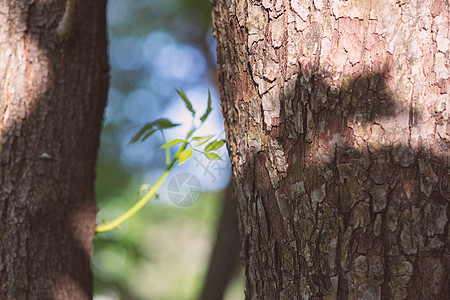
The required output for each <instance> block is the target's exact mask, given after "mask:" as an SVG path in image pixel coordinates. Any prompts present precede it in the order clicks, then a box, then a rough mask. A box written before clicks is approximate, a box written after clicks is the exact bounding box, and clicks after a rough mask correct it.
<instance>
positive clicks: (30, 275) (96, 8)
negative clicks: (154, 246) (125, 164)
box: [0, 0, 108, 299]
mask: <svg viewBox="0 0 450 300" xmlns="http://www.w3.org/2000/svg"><path fill="white" fill-rule="evenodd" d="M68 3H69V5H66V1H23V0H21V1H12V0H11V1H10V0H7V1H1V2H0V298H1V299H91V298H92V282H91V281H92V277H91V272H90V255H91V251H92V242H93V236H94V226H95V214H96V206H95V201H94V166H95V160H96V155H97V148H98V139H99V131H100V124H101V120H102V115H103V108H104V106H105V102H106V94H107V89H108V64H107V57H106V20H105V11H106V2H105V1H92V2H91V1H73V0H70V1H68ZM71 3H72V4H74V5H72V4H71ZM65 12H66V13H65ZM63 15H64V16H65V17H64V18H63ZM63 19H64V21H63V22H61V20H63ZM57 28H58V29H57Z"/></svg>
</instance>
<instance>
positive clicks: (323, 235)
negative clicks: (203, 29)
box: [213, 0, 450, 299]
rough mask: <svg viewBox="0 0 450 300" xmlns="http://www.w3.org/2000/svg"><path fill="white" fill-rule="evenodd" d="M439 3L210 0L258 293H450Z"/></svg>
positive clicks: (444, 38) (245, 253)
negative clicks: (211, 0)
mask: <svg viewBox="0 0 450 300" xmlns="http://www.w3.org/2000/svg"><path fill="white" fill-rule="evenodd" d="M449 9H450V5H449V2H448V1H445V0H430V1H419V0H414V1H394V0H383V1H358V0H349V1H339V0H330V1H323V0H309V1H303V0H291V1H289V0H285V1H282V0H275V1H270V0H262V1H258V0H254V1H250V0H229V1H225V0H222V1H221V0H216V1H214V4H213V18H214V19H213V23H214V27H215V35H216V37H217V40H218V48H217V49H218V64H219V82H220V83H221V96H222V100H223V103H222V111H223V114H224V118H225V126H226V130H227V136H228V146H229V151H230V157H231V159H232V164H233V175H234V183H235V186H234V188H235V192H236V195H237V207H238V208H237V210H238V215H239V217H238V218H239V225H240V234H241V240H242V257H243V261H244V265H245V269H246V277H247V279H246V281H247V284H246V295H247V298H248V299H448V296H449V272H448V270H449V269H450V268H449V267H450V265H449V250H450V249H449V234H448V230H449V223H448V220H449V173H448V172H449V168H448V157H449V156H448V154H449V152H448V151H449V132H448V128H449V123H448V109H449V96H450V90H449V89H450V83H449V77H450V74H449V68H450V66H449V64H450V62H449V18H450V16H449Z"/></svg>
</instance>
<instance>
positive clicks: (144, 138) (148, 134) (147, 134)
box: [141, 129, 156, 142]
mask: <svg viewBox="0 0 450 300" xmlns="http://www.w3.org/2000/svg"><path fill="white" fill-rule="evenodd" d="M155 132H156V129H153V130H152V131H150V132H148V133H146V134H145V135H144V136H143V137H142V140H141V141H142V142H143V141H145V140H146V139H148V138H149V137H150V136H151V135H152V134H154V133H155Z"/></svg>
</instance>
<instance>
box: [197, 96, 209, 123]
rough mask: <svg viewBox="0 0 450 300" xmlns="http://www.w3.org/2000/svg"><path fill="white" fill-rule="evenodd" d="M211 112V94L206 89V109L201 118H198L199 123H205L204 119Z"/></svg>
mask: <svg viewBox="0 0 450 300" xmlns="http://www.w3.org/2000/svg"><path fill="white" fill-rule="evenodd" d="M210 112H211V92H210V91H209V89H208V106H207V107H206V111H205V113H204V114H203V116H202V117H201V118H200V121H202V123H203V122H205V120H206V118H207V117H208V115H209V113H210Z"/></svg>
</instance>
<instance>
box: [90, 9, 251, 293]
mask: <svg viewBox="0 0 450 300" xmlns="http://www.w3.org/2000/svg"><path fill="white" fill-rule="evenodd" d="M108 23H109V36H110V40H111V45H115V46H114V47H115V48H114V47H112V48H111V49H110V53H109V54H110V57H111V60H112V63H111V65H112V69H111V90H110V96H109V104H108V108H107V112H106V120H105V124H104V128H103V132H102V137H101V141H102V142H101V148H100V152H99V157H98V163H97V180H96V196H97V202H98V206H99V208H100V213H99V214H98V219H97V222H98V223H101V222H102V218H105V217H107V218H113V217H115V216H118V215H120V214H121V213H123V212H124V211H126V210H127V209H128V208H129V207H130V206H132V205H133V204H134V203H135V202H136V201H137V200H138V195H137V191H138V187H139V186H140V185H141V184H142V183H143V177H144V173H147V175H145V176H146V177H145V179H146V181H147V180H148V179H150V181H151V180H153V177H154V176H151V175H152V174H154V175H155V176H158V174H160V171H161V169H162V168H164V151H163V150H160V149H158V147H159V146H160V145H161V144H162V140H157V141H156V142H155V143H153V144H151V143H147V142H148V141H146V142H145V143H147V144H145V145H144V146H145V147H144V148H142V149H141V150H139V151H137V152H136V153H135V154H133V155H135V156H137V158H136V159H135V161H138V162H141V161H142V163H139V164H138V166H136V163H134V164H133V163H130V162H127V159H124V156H125V157H126V155H124V152H126V151H130V150H129V149H130V148H131V147H128V146H126V145H127V144H128V141H129V139H130V137H131V134H133V133H136V129H137V128H140V127H141V126H142V124H143V123H145V122H148V121H151V120H154V119H156V118H159V117H160V116H159V114H160V113H161V111H163V110H164V109H165V108H166V107H167V106H168V105H169V104H170V99H171V97H172V96H173V94H174V92H173V91H174V87H182V88H184V89H188V88H189V86H186V84H197V85H199V84H203V87H204V88H205V89H206V88H207V86H204V85H205V83H204V82H206V81H208V79H209V77H213V76H214V75H213V74H214V71H215V70H214V69H215V56H214V51H211V48H212V47H211V45H212V37H211V4H210V3H209V1H207V0H164V1H161V0H133V1H123V0H110V1H109V4H108ZM154 33H162V34H160V36H161V37H159V39H149V38H148V37H149V36H150V35H151V34H154ZM167 39H169V40H171V39H172V40H173V41H174V43H175V44H176V45H180V46H181V48H180V49H181V50H180V51H184V50H183V49H187V50H190V51H192V49H196V51H199V52H200V53H202V55H203V57H204V61H205V62H206V72H205V73H204V74H203V73H201V72H200V73H198V74H200V75H201V76H204V77H205V76H206V78H194V76H193V75H192V76H189V78H186V79H179V78H178V79H177V78H175V79H173V82H171V81H170V78H167V76H165V77H164V76H163V75H162V74H159V73H158V69H154V65H153V64H152V61H153V58H152V57H150V58H148V57H147V62H146V63H138V64H136V65H133V64H132V61H131V60H132V59H133V58H136V57H141V56H142V53H140V52H139V51H141V50H140V49H137V50H136V49H134V48H132V47H131V46H132V44H133V43H136V45H137V44H139V45H141V46H142V47H143V49H144V50H145V47H147V48H151V50H152V51H153V52H152V51H150V50H148V53H150V54H151V55H153V53H156V52H155V51H154V49H158V47H159V45H157V44H152V43H156V42H155V41H159V40H162V41H163V42H164V41H166V40H167ZM121 41H122V42H123V41H125V42H124V43H125V45H127V43H128V42H130V43H128V44H129V45H130V47H131V48H126V49H125V50H123V49H122V50H121V49H120V47H118V46H117V45H118V43H120V42H121ZM149 41H151V42H149ZM131 42H133V43H131ZM133 45H134V44H133ZM183 45H184V46H183ZM119 46H120V45H119ZM122 46H123V45H122ZM133 47H134V46H133ZM182 47H185V48H182ZM117 49H119V50H121V51H122V52H120V51H119V50H117ZM114 51H115V52H114ZM119 52H120V53H125V54H127V55H128V56H129V57H125V58H121V59H125V63H123V62H122V65H121V64H120V63H117V61H116V62H114V57H115V56H118V55H119V54H118V53H119ZM148 53H147V54H148ZM116 58H117V57H116ZM119 58H120V57H119ZM117 59H118V58H117ZM127 60H128V61H127ZM156 60H157V58H156V57H155V61H154V62H155V63H157V61H156ZM124 66H125V67H124ZM130 66H131V67H130ZM196 67H197V66H196V65H195V63H194V65H193V66H191V69H187V70H192V68H194V69H195V68H196ZM169 77H170V76H169ZM136 91H139V93H141V94H145V95H149V96H152V97H151V99H148V100H146V101H150V102H142V101H141V102H142V103H143V104H141V105H144V106H143V107H142V108H145V109H142V116H141V117H140V119H141V120H139V121H138V120H135V119H133V118H132V117H130V116H129V115H126V111H127V109H128V108H127V106H125V104H126V102H127V101H131V100H130V99H131V98H132V97H131V96H132V95H133V93H136ZM168 91H169V92H168ZM132 99H135V98H132ZM131 102H132V101H131ZM141 102H139V101H138V103H141ZM147 103H148V104H147ZM144 110H145V111H144ZM134 111H137V112H138V113H139V112H140V109H139V107H138V108H134ZM131 115H132V116H133V114H131ZM135 115H136V114H134V116H135ZM174 120H177V119H176V118H174ZM220 197H221V193H220V192H215V193H205V194H203V196H202V198H201V199H200V201H198V202H197V203H196V204H195V205H193V206H191V207H189V208H180V207H176V206H174V205H171V204H168V203H167V202H163V201H161V202H157V201H154V200H151V201H150V202H149V203H148V204H147V205H146V206H145V207H144V208H143V210H142V211H140V212H139V213H138V214H136V215H135V216H134V217H133V218H132V220H131V221H127V222H125V223H124V224H123V225H122V230H120V231H118V230H114V231H112V232H107V233H102V234H97V235H96V237H95V242H94V254H93V259H92V267H93V272H94V293H95V297H94V298H95V299H96V300H106V299H127V300H128V299H130V300H132V299H146V300H147V299H162V300H164V299H168V300H169V299H170V300H172V299H175V300H183V299H196V298H197V297H198V294H199V292H200V289H201V286H202V284H203V276H204V274H205V271H206V268H207V264H208V259H209V253H210V251H211V248H212V243H213V242H214V234H215V227H216V221H217V219H218V218H219V213H220V209H221V205H222V203H221V200H220ZM242 290H243V286H242V280H241V281H239V280H238V281H236V282H235V284H234V289H233V291H232V292H231V293H229V296H228V298H227V299H242V298H243V297H242Z"/></svg>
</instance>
